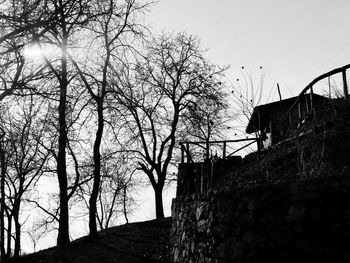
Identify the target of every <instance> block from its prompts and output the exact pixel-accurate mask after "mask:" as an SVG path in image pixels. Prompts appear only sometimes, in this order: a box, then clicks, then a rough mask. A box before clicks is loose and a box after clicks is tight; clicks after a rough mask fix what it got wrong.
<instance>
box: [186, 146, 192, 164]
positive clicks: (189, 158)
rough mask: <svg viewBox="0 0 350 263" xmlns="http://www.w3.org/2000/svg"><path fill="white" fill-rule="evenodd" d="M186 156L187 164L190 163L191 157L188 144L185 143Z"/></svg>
mask: <svg viewBox="0 0 350 263" xmlns="http://www.w3.org/2000/svg"><path fill="white" fill-rule="evenodd" d="M186 154H187V163H189V162H191V156H190V144H189V143H188V142H186Z"/></svg>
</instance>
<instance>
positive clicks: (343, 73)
mask: <svg viewBox="0 0 350 263" xmlns="http://www.w3.org/2000/svg"><path fill="white" fill-rule="evenodd" d="M342 75H343V87H344V97H345V99H346V100H347V99H348V97H349V92H348V82H347V79H346V69H344V70H343V72H342Z"/></svg>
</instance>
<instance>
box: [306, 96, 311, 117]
mask: <svg viewBox="0 0 350 263" xmlns="http://www.w3.org/2000/svg"><path fill="white" fill-rule="evenodd" d="M305 106H306V113H309V111H310V109H309V102H308V96H305Z"/></svg>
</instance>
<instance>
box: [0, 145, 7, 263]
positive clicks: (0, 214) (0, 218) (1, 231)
mask: <svg viewBox="0 0 350 263" xmlns="http://www.w3.org/2000/svg"><path fill="white" fill-rule="evenodd" d="M0 162H1V190H0V191H1V206H0V252H1V261H2V260H4V259H5V257H6V254H5V242H4V241H5V222H4V220H5V175H6V167H5V152H4V149H3V140H2V138H1V139H0Z"/></svg>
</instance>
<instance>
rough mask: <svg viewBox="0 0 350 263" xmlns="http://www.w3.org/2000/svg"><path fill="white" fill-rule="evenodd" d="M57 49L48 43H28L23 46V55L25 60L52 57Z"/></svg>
mask: <svg viewBox="0 0 350 263" xmlns="http://www.w3.org/2000/svg"><path fill="white" fill-rule="evenodd" d="M55 53H57V50H55V49H54V48H53V47H51V46H48V45H41V46H39V45H38V44H28V45H26V46H25V48H24V57H25V58H26V59H27V60H31V61H37V60H41V59H44V56H45V57H52V56H53V55H54V54H55Z"/></svg>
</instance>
